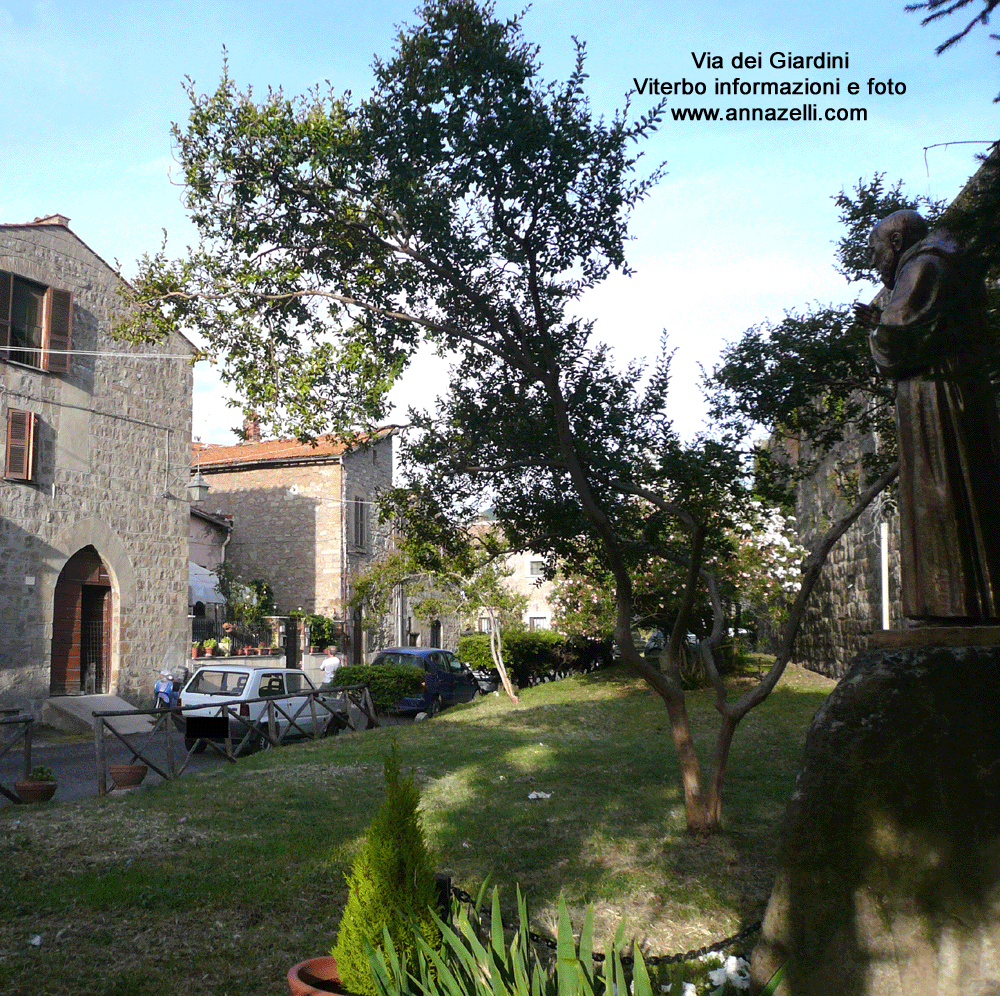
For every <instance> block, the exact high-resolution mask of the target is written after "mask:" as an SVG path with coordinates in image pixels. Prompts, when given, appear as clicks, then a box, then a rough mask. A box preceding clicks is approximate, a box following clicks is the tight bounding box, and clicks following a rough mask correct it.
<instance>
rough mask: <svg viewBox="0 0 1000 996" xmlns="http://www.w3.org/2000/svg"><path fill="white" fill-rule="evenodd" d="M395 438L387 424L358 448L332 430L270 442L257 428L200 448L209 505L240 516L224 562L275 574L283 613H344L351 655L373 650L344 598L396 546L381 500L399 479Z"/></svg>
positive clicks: (269, 577)
mask: <svg viewBox="0 0 1000 996" xmlns="http://www.w3.org/2000/svg"><path fill="white" fill-rule="evenodd" d="M392 438H393V430H392V429H389V428H387V429H384V430H381V431H380V432H379V434H378V436H377V438H376V439H374V440H373V441H369V442H367V443H365V444H362V445H359V446H357V447H355V448H353V449H351V448H349V447H348V446H347V445H345V443H344V442H343V441H342V440H339V439H332V438H329V437H323V438H321V439H319V440H317V441H316V443H315V445H313V444H310V443H299V442H297V441H296V440H294V439H271V440H265V441H263V442H262V441H260V439H259V438H256V435H255V432H254V431H253V427H252V426H251V427H250V433H249V437H248V440H247V442H244V443H240V444H238V445H236V446H217V445H202V444H198V445H197V446H196V449H195V455H196V459H197V461H198V463H199V466H200V469H201V473H202V474H203V475H204V476H205V479H206V480H207V481H208V482H209V484H210V486H211V491H210V492H209V496H208V498H207V499H206V500H205V501H203V502H202V503H201V508H202V509H203V510H205V511H209V512H211V513H213V514H215V515H225V516H231V517H232V522H233V534H232V539H231V541H230V543H229V545H228V547H227V551H226V562H227V563H228V564H230V565H231V567H232V569H233V571H234V573H235V574H236V575H237V576H239V577H241V578H242V579H243V580H245V581H250V580H254V579H258V578H259V579H260V580H263V581H267V582H268V583H269V584H270V585H271V588H272V590H273V592H274V601H275V611H276V613H278V614H279V615H287V614H288V613H289V612H292V611H296V610H300V609H301V610H302V611H303V612H304V613H306V614H312V613H316V614H319V615H324V616H329V617H331V618H334V619H336V620H338V621H339V623H340V638H341V641H342V645H343V648H344V650H345V652H346V656H347V658H348V659H349V660H350V661H351V662H352V663H354V662H357V661H361V660H363V659H364V656H365V654H366V653H367V652H368V651H369V650H371V649H375V648H374V647H369V646H368V643H369V642H373V641H372V640H371V638H370V637H369V636H367V635H366V633H365V628H364V626H363V625H362V619H361V618H360V615H358V614H356V613H353V612H352V611H351V610H348V609H346V605H347V601H348V599H349V598H350V595H351V576H352V575H353V574H355V573H356V572H357V571H359V570H361V569H362V568H363V567H364V566H366V565H367V564H369V563H371V562H372V561H374V560H377V559H378V558H380V557H382V556H384V555H385V552H386V551H387V550H388V549H389V546H390V542H391V535H390V533H391V530H390V528H389V526H387V525H380V524H379V522H378V516H377V514H376V512H375V510H374V501H375V499H376V497H377V496H378V494H379V492H380V491H383V490H386V489H388V488H389V487H391V486H392ZM393 628H395V627H390V631H391V629H393ZM390 639H391V637H390Z"/></svg>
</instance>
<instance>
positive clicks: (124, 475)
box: [0, 215, 194, 715]
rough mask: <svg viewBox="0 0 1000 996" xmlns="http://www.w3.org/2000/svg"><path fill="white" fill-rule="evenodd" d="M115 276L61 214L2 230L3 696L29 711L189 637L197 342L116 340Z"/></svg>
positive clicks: (117, 683) (147, 681) (161, 663)
mask: <svg viewBox="0 0 1000 996" xmlns="http://www.w3.org/2000/svg"><path fill="white" fill-rule="evenodd" d="M120 286H121V281H120V278H119V277H118V276H117V275H116V273H115V271H114V270H113V269H112V268H111V267H110V266H109V265H108V264H107V263H105V261H104V260H103V259H101V258H100V257H99V256H98V255H97V254H96V253H94V252H93V250H91V249H90V248H89V247H88V246H87V245H86V244H85V243H84V242H83V241H82V240H81V239H80V238H79V237H78V236H76V235H75V234H74V233H73V232H72V231H70V229H69V225H68V219H67V218H65V217H62V216H61V215H51V216H48V217H46V218H41V219H36V220H35V221H34V222H31V223H28V224H8V225H0V378H2V379H0V387H2V403H3V412H2V413H0V432H3V433H4V457H5V460H4V480H3V485H2V490H0V616H2V618H3V619H4V623H3V625H2V626H0V705H3V706H19V707H22V708H28V709H30V710H31V711H32V712H34V713H35V714H36V715H40V714H41V710H42V706H43V705H44V703H45V701H46V700H47V699H48V698H49V696H54V695H74V694H80V693H86V692H94V693H101V692H108V693H114V694H118V695H120V696H122V697H124V698H126V699H128V700H130V701H132V702H134V703H136V704H138V703H139V702H140V701H143V700H145V699H146V698H148V696H149V690H150V687H151V686H152V683H153V681H154V680H155V678H156V675H157V673H158V672H159V671H160V669H161V668H173V667H175V666H177V665H179V664H180V662H181V661H182V660H183V658H184V655H185V651H186V648H187V644H188V634H187V629H188V621H187V584H188V539H187V537H188V508H189V506H188V504H187V502H186V501H185V500H184V497H183V496H185V486H186V484H187V481H188V466H189V455H190V439H191V394H192V368H191V363H190V358H191V356H192V355H193V353H194V348H193V346H192V345H191V344H190V343H189V342H188V341H187V340H186V339H184V338H182V337H180V336H174V337H171V338H170V339H168V340H166V341H164V342H162V343H160V344H157V345H148V344H143V345H136V346H133V345H130V344H128V343H125V342H122V341H120V340H116V339H113V338H112V337H111V329H112V328H113V326H114V324H115V321H116V320H117V318H118V317H119V316H120V315H121V314H122V310H121V309H122V304H121V301H120V298H119V295H118V290H119V287H120Z"/></svg>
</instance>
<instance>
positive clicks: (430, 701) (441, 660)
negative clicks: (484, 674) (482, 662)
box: [372, 647, 479, 716]
mask: <svg viewBox="0 0 1000 996" xmlns="http://www.w3.org/2000/svg"><path fill="white" fill-rule="evenodd" d="M372 664H373V665H375V664H402V665H404V666H408V667H417V668H420V669H421V670H422V671H423V672H424V686H423V693H422V694H421V695H413V696H409V697H407V698H403V699H400V700H399V702H397V703H396V708H397V710H399V712H407V713H409V712H425V713H427V715H428V716H433V715H435V714H436V713H439V712H440V711H441V710H442V709H443V708H444V707H445V706H450V705H454V704H455V703H456V702H469V701H471V700H472V699H474V698H475V697H476V696H477V695H479V682H478V681H476V677H475V675H474V674H473V673H472V671H471V669H470V668H469V666H468V664H463V663H462V661H460V660H459V659H458V658H457V657H456V656H455V655H454V654H453V653H452V652H451V651H450V650H439V649H438V648H436V647H389V648H388V649H387V650H382V651H380V652H379V653H378V654H376V656H375V659H374V660H373V661H372Z"/></svg>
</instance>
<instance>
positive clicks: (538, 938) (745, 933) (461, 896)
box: [451, 885, 763, 967]
mask: <svg viewBox="0 0 1000 996" xmlns="http://www.w3.org/2000/svg"><path fill="white" fill-rule="evenodd" d="M451 894H452V895H453V896H454V897H455V898H456V899H457V900H458V901H459V902H460V903H464V904H465V905H466V906H470V907H473V908H474V907H475V905H476V901H475V899H473V898H472V896H470V895H469V894H468V893H467V892H466V891H465V890H464V889H460V888H458V886H455V885H453V886H452V887H451ZM479 916H480V918H481V919H483V920H486V921H487V922H488V921H489V919H490V916H489V914H488V913H485V912H483V911H480V913H479ZM762 923H763V921H761V920H758V921H757V922H756V923H752V924H750V926H749V927H744V928H743V929H742V930H741V931H739V933H736V934H733V935H732V936H731V937H724V938H723V939H722V940H721V941H715V942H714V943H712V944H706V945H705V946H704V947H700V948H694V949H693V950H691V951H685V952H683V953H678V954H672V955H643V961H644V962H645V963H646V964H647V965H673V964H676V963H678V962H684V961H696V960H697V959H698V958H702V957H704V956H705V955H707V954H712V953H713V952H715V951H723V950H724V949H725V948H728V947H730V946H732V945H733V944H735V943H736V942H737V941H742V940H743V939H744V938H746V937H750V936H751V935H752V934H756V933H757V932H758V931H759V930H760V928H761V925H762ZM528 938H529V939H530V940H531V941H533V942H534V943H535V944H542V945H544V946H545V947H547V948H550V949H551V950H553V951H555V950H556V949H557V944H556V942H555V941H554V940H553V939H552V938H551V937H545V936H544V935H543V934H538V933H536V932H535V931H533V930H529V931H528ZM592 957H593V959H594V961H596V962H602V961H604V959H605V955H604V954H603V953H602V952H600V951H595V952H593V955H592ZM633 961H634V959H633V958H632V957H631V955H624V956H623V957H622V965H624V966H625V967H629V966H631V965H632V963H633Z"/></svg>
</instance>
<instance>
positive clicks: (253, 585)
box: [212, 563, 274, 626]
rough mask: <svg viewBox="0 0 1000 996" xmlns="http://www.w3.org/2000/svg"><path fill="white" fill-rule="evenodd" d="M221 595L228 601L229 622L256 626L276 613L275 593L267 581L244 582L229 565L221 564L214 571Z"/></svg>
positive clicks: (227, 617)
mask: <svg viewBox="0 0 1000 996" xmlns="http://www.w3.org/2000/svg"><path fill="white" fill-rule="evenodd" d="M212 573H213V574H214V575H215V579H216V587H217V588H218V589H219V594H220V595H222V597H223V598H224V599H225V600H226V619H227V620H228V621H229V622H237V623H241V624H242V625H244V626H254V625H256V624H257V623H259V622H260V620H261V619H263V618H264V617H265V616H269V615H273V613H274V592H273V591H272V590H271V585H270V584H269V583H268V582H267V581H263V580H261V579H260V578H254V579H253V580H252V581H244V580H242V579H241V578H240V577H239V576H238V575H236V574H235V573H234V571H233V569H232V568H231V567H230V566H229V564H226V563H221V564H219V565H218V566H217V567H214V568H213V569H212Z"/></svg>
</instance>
